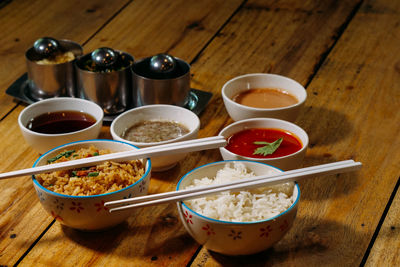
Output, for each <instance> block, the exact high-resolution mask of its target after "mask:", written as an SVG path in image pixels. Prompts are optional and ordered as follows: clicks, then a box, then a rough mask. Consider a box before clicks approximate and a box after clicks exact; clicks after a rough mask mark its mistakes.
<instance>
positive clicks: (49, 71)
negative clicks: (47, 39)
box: [25, 40, 83, 100]
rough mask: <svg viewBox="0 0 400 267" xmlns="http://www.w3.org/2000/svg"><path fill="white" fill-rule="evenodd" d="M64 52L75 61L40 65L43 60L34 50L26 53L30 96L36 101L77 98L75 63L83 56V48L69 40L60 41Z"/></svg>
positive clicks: (31, 49) (30, 49)
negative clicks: (71, 55)
mask: <svg viewBox="0 0 400 267" xmlns="http://www.w3.org/2000/svg"><path fill="white" fill-rule="evenodd" d="M58 42H59V44H60V46H61V47H62V49H63V51H65V52H67V51H70V52H72V53H73V54H74V56H75V59H74V60H72V61H68V62H65V63H58V64H39V63H37V62H38V61H39V60H40V59H41V58H40V56H39V55H37V53H36V52H35V50H34V48H33V47H31V48H29V49H28V50H27V51H26V53H25V58H26V64H27V69H28V84H29V90H30V95H31V96H32V97H33V98H34V99H35V100H42V99H46V98H51V97H57V96H69V97H75V96H76V74H75V67H74V62H75V61H76V58H77V57H79V56H81V55H82V51H83V49H82V47H81V46H80V45H79V44H77V43H75V42H72V41H69V40H59V41H58Z"/></svg>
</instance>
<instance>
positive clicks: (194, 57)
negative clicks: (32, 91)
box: [0, 0, 400, 266]
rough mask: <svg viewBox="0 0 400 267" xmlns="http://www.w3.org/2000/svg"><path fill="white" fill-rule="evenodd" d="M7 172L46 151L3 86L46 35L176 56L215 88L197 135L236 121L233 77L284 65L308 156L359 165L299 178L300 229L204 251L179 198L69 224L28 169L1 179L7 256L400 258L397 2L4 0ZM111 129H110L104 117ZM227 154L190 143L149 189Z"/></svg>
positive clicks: (2, 124) (92, 262) (208, 262)
mask: <svg viewBox="0 0 400 267" xmlns="http://www.w3.org/2000/svg"><path fill="white" fill-rule="evenodd" d="M0 30H1V31H0V32H1V33H2V34H1V35H2V38H1V39H0V56H1V64H0V88H1V92H0V118H1V121H0V136H1V145H0V146H1V153H0V171H1V172H6V171H11V170H16V169H21V168H27V167H30V166H31V165H32V164H33V162H34V160H35V159H36V158H37V157H38V153H37V152H35V151H34V150H33V149H32V148H30V147H29V146H28V145H27V144H26V143H25V141H24V139H23V137H22V135H21V133H20V131H19V128H18V124H17V117H18V114H19V113H20V112H21V110H22V109H23V108H24V107H25V106H26V105H25V104H23V103H21V102H18V101H15V99H14V98H13V97H11V96H9V95H7V94H6V93H5V91H6V89H7V88H8V87H9V86H10V85H11V84H12V83H13V82H14V81H15V80H16V79H17V78H18V77H20V76H21V75H22V74H23V73H25V72H26V66H25V59H24V52H25V50H26V49H27V48H29V47H30V46H31V45H32V44H33V42H34V41H35V40H36V39H38V38H39V37H43V36H51V37H54V38H57V39H70V40H73V41H75V42H78V43H80V44H82V45H83V47H84V51H85V53H88V52H91V51H93V50H94V49H95V48H98V47H102V46H109V47H112V48H114V49H119V50H123V51H126V52H128V53H130V54H132V55H133V56H134V57H135V58H136V59H140V58H144V57H148V56H151V55H154V54H157V53H159V52H168V53H170V54H172V55H174V56H176V57H179V58H182V59H184V60H186V61H187V62H190V64H191V66H192V70H191V72H192V79H191V86H192V87H193V88H196V89H199V90H203V91H207V92H211V93H212V94H213V97H212V99H211V101H210V102H209V104H208V105H207V107H206V109H205V110H204V111H203V112H202V113H201V114H200V120H201V129H200V133H199V134H200V137H206V136H213V135H216V134H218V132H219V131H220V130H221V129H222V128H223V127H224V126H226V125H228V124H230V123H232V120H231V119H230V118H229V116H228V114H227V112H226V110H225V108H224V105H223V102H222V98H221V93H220V91H221V87H222V85H223V84H224V83H225V82H226V81H227V80H229V79H231V78H233V77H235V76H238V75H241V74H246V73H256V72H263V73H276V74H281V75H285V76H288V77H290V78H292V79H295V80H297V81H298V82H300V83H301V84H303V85H304V86H305V87H306V89H307V93H308V99H307V101H306V105H305V107H304V108H303V110H302V112H301V114H300V115H299V117H298V119H297V121H296V124H298V125H299V126H300V127H302V128H303V129H305V130H306V131H307V132H308V134H309V137H310V144H309V148H308V152H307V155H306V158H305V160H304V164H303V165H304V166H312V165H316V164H322V163H327V162H334V161H338V160H345V159H350V158H352V159H354V160H356V161H360V162H362V163H363V168H362V170H361V171H358V172H355V173H347V174H343V175H337V176H328V177H323V178H315V179H309V180H306V181H301V182H300V183H299V184H300V188H301V192H302V198H301V202H300V204H299V212H298V216H297V218H296V220H295V223H294V226H293V228H292V229H291V230H290V231H289V233H288V234H287V235H286V236H285V237H284V239H283V240H281V241H280V242H279V243H277V244H276V245H274V246H273V248H271V249H269V250H267V251H265V252H263V253H260V254H257V255H252V256H247V257H227V256H223V255H220V254H217V253H213V252H210V251H207V250H206V249H204V248H202V247H201V246H200V245H199V244H197V243H196V242H195V241H194V240H193V239H192V238H191V237H190V236H189V235H188V234H187V233H186V232H185V230H184V228H183V226H182V224H181V223H180V221H179V219H178V214H177V210H176V208H175V205H173V204H170V205H160V206H156V207H148V208H143V209H141V210H140V211H139V213H138V215H137V216H136V217H130V218H129V219H128V220H127V221H126V222H125V223H123V224H122V225H120V226H118V227H115V228H113V229H112V230H109V231H105V232H101V233H84V232H79V231H76V230H72V229H69V228H67V227H62V226H61V225H60V224H59V223H58V222H55V221H54V220H53V218H52V217H51V216H49V215H48V214H47V213H46V212H45V211H44V209H43V208H42V207H41V204H40V203H39V200H38V198H37V196H36V193H35V191H34V189H33V186H32V183H31V181H30V177H20V178H14V179H8V180H2V181H0V195H1V200H0V265H1V266H11V265H21V266H147V265H152V266H216V265H217V266H218V265H230V266H245V265H252V266H259V265H260V266H261V265H268V266H269V265H279V266H357V265H360V264H361V265H368V266H396V265H397V266H398V265H399V264H400V257H399V256H398V251H399V248H400V214H399V213H400V193H399V192H398V187H399V174H400V171H399V169H400V168H399V167H400V156H399V151H400V137H399V136H400V135H399V132H400V112H399V107H400V53H399V52H400V50H399V47H400V2H399V1H392V0H376V1H372V0H370V1H355V0H345V1H336V0H327V1H295V0H284V1H269V0H264V1H262V0H260V1H257V0H249V1H243V0H230V1H223V0H204V1H187V0H186V1H185V0H176V1H172V0H156V1H144V0H137V1H129V0H115V1H105V0H98V1H50V0H37V1H23V0H14V1H2V2H1V3H0ZM102 137H104V138H111V136H110V134H109V128H108V127H107V126H104V129H103V131H102ZM218 160H221V156H220V154H219V152H218V150H210V151H203V152H194V153H191V154H190V155H189V156H187V158H186V159H185V160H184V161H182V162H181V163H180V164H179V165H178V166H176V167H175V168H173V169H171V170H169V171H166V172H162V173H154V174H153V175H152V181H151V184H150V193H158V192H165V191H170V190H174V188H175V185H176V182H177V181H178V180H179V179H180V177H181V176H182V175H183V174H185V173H186V172H188V171H189V170H191V169H193V168H195V167H197V166H200V165H203V164H205V163H208V162H213V161H218Z"/></svg>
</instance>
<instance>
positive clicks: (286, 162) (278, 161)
mask: <svg viewBox="0 0 400 267" xmlns="http://www.w3.org/2000/svg"><path fill="white" fill-rule="evenodd" d="M251 128H268V129H280V130H284V131H289V132H290V133H292V134H294V135H296V136H297V137H298V138H299V139H300V141H301V143H302V148H301V149H300V150H299V151H297V152H295V153H293V154H290V155H287V156H283V157H276V158H252V157H245V156H241V155H238V154H235V153H232V152H231V151H229V150H227V149H226V148H224V147H221V148H219V151H220V152H221V156H222V158H223V159H224V160H254V161H258V162H263V163H266V164H270V165H272V166H275V167H277V168H279V169H282V170H285V171H287V170H291V169H297V168H300V167H301V166H302V163H303V159H304V156H305V154H306V151H307V147H308V135H307V133H306V132H305V131H304V130H303V129H302V128H300V127H299V126H297V125H296V124H294V123H291V122H288V121H284V120H278V119H268V118H254V119H247V120H241V121H237V122H234V123H232V124H230V125H228V126H227V127H225V128H224V129H222V131H221V132H220V133H219V134H218V135H221V136H223V137H225V139H228V138H229V137H230V136H232V135H233V134H235V133H237V132H240V131H242V130H245V129H251Z"/></svg>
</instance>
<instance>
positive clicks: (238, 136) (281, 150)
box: [225, 128, 302, 158]
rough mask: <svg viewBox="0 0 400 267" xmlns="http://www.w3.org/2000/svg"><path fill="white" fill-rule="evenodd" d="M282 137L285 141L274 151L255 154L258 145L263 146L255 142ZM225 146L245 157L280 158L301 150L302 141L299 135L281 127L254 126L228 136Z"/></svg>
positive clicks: (271, 140)
mask: <svg viewBox="0 0 400 267" xmlns="http://www.w3.org/2000/svg"><path fill="white" fill-rule="evenodd" d="M281 137H282V138H283V141H282V143H281V144H280V146H279V147H278V149H277V150H275V152H274V153H272V154H270V155H266V156H263V155H261V154H253V153H254V151H255V150H256V149H257V148H258V147H262V145H255V144H254V142H258V141H264V142H268V143H272V142H274V141H276V140H277V139H279V138H281ZM225 148H226V149H228V150H229V151H231V152H232V153H235V154H238V155H241V156H245V157H251V158H278V157H283V156H287V155H290V154H293V153H295V152H296V151H299V150H300V149H301V148H302V143H301V141H300V140H299V138H298V137H297V136H295V135H294V134H293V133H291V132H288V131H284V130H279V129H267V128H252V129H246V130H242V131H240V132H237V133H235V134H233V135H232V136H230V137H229V138H228V145H227V146H226V147H225Z"/></svg>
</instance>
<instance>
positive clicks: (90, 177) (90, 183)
mask: <svg viewBox="0 0 400 267" xmlns="http://www.w3.org/2000/svg"><path fill="white" fill-rule="evenodd" d="M108 153H111V151H109V150H99V149H97V148H96V147H94V146H90V147H89V148H81V149H79V150H77V151H73V152H72V151H67V150H65V151H63V152H61V153H60V154H61V155H62V156H61V157H60V156H59V157H58V158H54V161H52V162H51V163H57V162H64V161H69V160H74V159H82V158H87V157H91V156H96V155H104V154H108ZM60 154H59V155H60ZM144 172H145V169H144V166H143V163H142V161H140V160H132V161H127V162H120V163H118V162H113V161H107V162H104V163H102V164H100V165H97V166H93V167H88V168H81V169H73V170H62V171H55V172H51V173H42V174H38V175H36V179H37V181H38V182H39V183H40V184H41V185H42V186H44V187H45V188H47V189H49V190H51V191H54V192H56V193H60V194H65V195H71V196H91V195H98V194H105V193H110V192H114V191H117V190H120V189H123V188H125V187H127V186H129V185H131V184H133V183H135V182H136V181H138V180H139V179H140V178H141V177H142V176H143V175H144Z"/></svg>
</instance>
